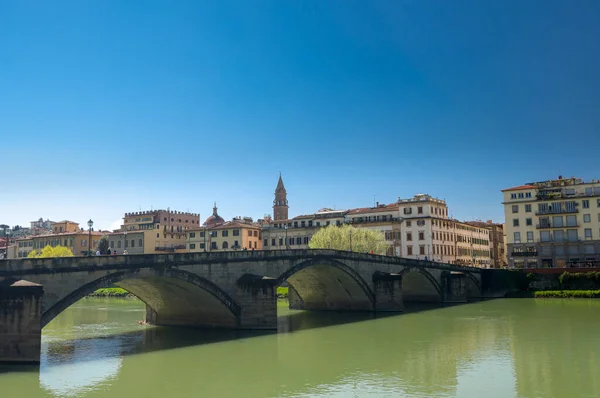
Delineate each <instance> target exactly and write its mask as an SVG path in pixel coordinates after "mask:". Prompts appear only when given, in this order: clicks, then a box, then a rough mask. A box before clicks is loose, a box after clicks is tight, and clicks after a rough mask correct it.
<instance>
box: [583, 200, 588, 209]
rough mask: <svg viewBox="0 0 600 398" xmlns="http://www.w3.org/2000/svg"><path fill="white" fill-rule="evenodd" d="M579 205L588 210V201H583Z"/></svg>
mask: <svg viewBox="0 0 600 398" xmlns="http://www.w3.org/2000/svg"><path fill="white" fill-rule="evenodd" d="M581 204H582V205H583V208H584V209H589V208H590V201H589V200H587V199H586V200H584V201H582V202H581Z"/></svg>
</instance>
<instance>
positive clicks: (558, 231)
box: [502, 176, 600, 268]
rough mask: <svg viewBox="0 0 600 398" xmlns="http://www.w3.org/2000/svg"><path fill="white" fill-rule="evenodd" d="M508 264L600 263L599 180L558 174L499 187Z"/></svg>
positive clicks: (583, 264) (564, 265) (585, 264)
mask: <svg viewBox="0 0 600 398" xmlns="http://www.w3.org/2000/svg"><path fill="white" fill-rule="evenodd" d="M502 192H503V196H504V201H503V205H504V216H505V228H506V241H507V254H508V265H509V267H516V268H532V267H534V268H535V267H541V268H553V267H569V266H591V265H595V266H598V265H599V263H600V181H598V180H592V181H590V182H584V181H583V180H582V179H581V178H562V177H560V176H559V178H558V179H556V180H547V181H541V182H533V183H528V184H525V185H521V186H516V187H513V188H507V189H504V190H502Z"/></svg>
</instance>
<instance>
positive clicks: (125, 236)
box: [123, 230, 127, 254]
mask: <svg viewBox="0 0 600 398" xmlns="http://www.w3.org/2000/svg"><path fill="white" fill-rule="evenodd" d="M123 236H124V239H125V242H123V254H125V250H127V230H125V232H123Z"/></svg>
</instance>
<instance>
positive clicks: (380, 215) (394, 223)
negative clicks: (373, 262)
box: [346, 203, 402, 257]
mask: <svg viewBox="0 0 600 398" xmlns="http://www.w3.org/2000/svg"><path fill="white" fill-rule="evenodd" d="M346 222H347V223H348V224H350V225H352V226H353V227H356V228H366V229H371V230H375V231H380V232H381V233H383V234H384V236H385V240H386V243H387V245H388V248H387V255H388V256H397V257H400V256H401V254H402V232H401V226H402V218H401V217H400V206H399V205H398V204H397V203H392V204H389V205H385V204H381V205H380V204H379V203H376V204H375V207H363V208H358V209H352V210H349V211H348V212H347V213H346Z"/></svg>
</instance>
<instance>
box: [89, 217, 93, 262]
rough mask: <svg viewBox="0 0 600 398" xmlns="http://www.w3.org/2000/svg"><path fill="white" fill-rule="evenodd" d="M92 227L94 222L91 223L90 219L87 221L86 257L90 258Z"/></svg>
mask: <svg viewBox="0 0 600 398" xmlns="http://www.w3.org/2000/svg"><path fill="white" fill-rule="evenodd" d="M93 225H94V222H93V221H92V219H91V218H90V220H89V221H88V227H89V228H88V257H90V256H91V255H92V226H93Z"/></svg>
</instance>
